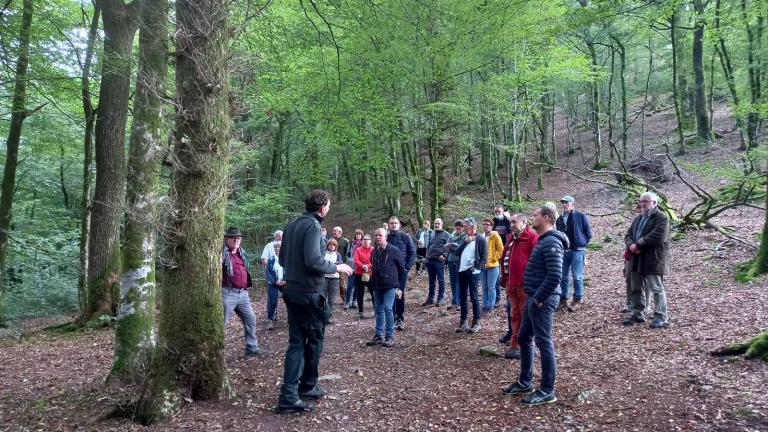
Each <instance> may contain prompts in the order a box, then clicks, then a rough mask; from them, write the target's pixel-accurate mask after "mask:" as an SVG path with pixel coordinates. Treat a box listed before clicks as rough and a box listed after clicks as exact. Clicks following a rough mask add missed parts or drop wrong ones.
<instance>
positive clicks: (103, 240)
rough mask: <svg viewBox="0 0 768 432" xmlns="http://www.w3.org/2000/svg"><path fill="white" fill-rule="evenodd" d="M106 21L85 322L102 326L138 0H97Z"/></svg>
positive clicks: (111, 275)
mask: <svg viewBox="0 0 768 432" xmlns="http://www.w3.org/2000/svg"><path fill="white" fill-rule="evenodd" d="M97 3H98V5H99V8H100V9H101V12H102V14H103V22H104V55H103V60H102V72H101V88H100V89H99V110H98V113H97V116H96V147H95V149H96V188H95V190H94V196H93V205H92V211H91V229H90V232H91V236H90V241H89V242H88V261H89V262H88V283H87V285H88V299H87V300H88V301H87V304H86V307H85V309H84V310H83V314H82V315H81V316H80V318H79V319H78V323H79V324H81V325H100V324H102V323H103V322H104V321H103V320H102V317H104V316H112V315H114V314H115V311H116V309H117V301H118V292H119V282H120V231H119V230H120V217H121V216H122V209H123V204H124V201H125V123H126V119H127V114H128V102H129V100H128V99H129V90H130V84H131V59H132V52H131V49H132V47H133V37H134V34H135V33H136V28H137V23H136V17H137V11H138V7H139V3H138V1H134V2H133V3H131V4H129V5H126V4H124V3H123V1H122V0H98V1H97Z"/></svg>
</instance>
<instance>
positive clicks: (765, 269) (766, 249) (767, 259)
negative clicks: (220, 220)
mask: <svg viewBox="0 0 768 432" xmlns="http://www.w3.org/2000/svg"><path fill="white" fill-rule="evenodd" d="M765 177H766V191H765V192H766V193H765V208H767V209H768V163H766V167H765ZM750 273H751V274H752V275H761V274H764V273H768V212H765V222H764V223H763V234H762V236H761V237H760V248H759V249H758V250H757V255H755V259H754V261H752V269H751V270H750Z"/></svg>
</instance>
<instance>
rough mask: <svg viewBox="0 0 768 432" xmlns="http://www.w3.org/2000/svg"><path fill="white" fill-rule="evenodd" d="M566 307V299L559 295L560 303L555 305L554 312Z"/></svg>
mask: <svg viewBox="0 0 768 432" xmlns="http://www.w3.org/2000/svg"><path fill="white" fill-rule="evenodd" d="M567 307H568V299H567V298H565V297H560V303H558V304H557V307H556V308H555V312H557V311H561V310H563V309H565V308H567Z"/></svg>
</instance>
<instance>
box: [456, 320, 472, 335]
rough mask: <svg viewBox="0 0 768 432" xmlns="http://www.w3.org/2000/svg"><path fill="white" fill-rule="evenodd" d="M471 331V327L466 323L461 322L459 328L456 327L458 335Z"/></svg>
mask: <svg viewBox="0 0 768 432" xmlns="http://www.w3.org/2000/svg"><path fill="white" fill-rule="evenodd" d="M468 330H469V326H468V325H467V322H466V321H461V322H459V326H458V327H456V333H464V332H466V331H468Z"/></svg>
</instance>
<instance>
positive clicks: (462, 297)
mask: <svg viewBox="0 0 768 432" xmlns="http://www.w3.org/2000/svg"><path fill="white" fill-rule="evenodd" d="M473 270H474V269H472V268H470V269H469V270H464V271H463V272H459V304H461V321H462V322H463V321H466V320H467V315H469V311H468V309H469V308H468V304H467V293H469V298H470V299H471V300H472V319H474V320H475V321H477V320H479V319H480V300H478V298H477V297H478V296H477V283H478V281H479V276H480V275H479V274H474V273H473Z"/></svg>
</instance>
